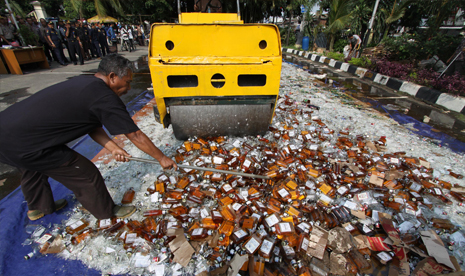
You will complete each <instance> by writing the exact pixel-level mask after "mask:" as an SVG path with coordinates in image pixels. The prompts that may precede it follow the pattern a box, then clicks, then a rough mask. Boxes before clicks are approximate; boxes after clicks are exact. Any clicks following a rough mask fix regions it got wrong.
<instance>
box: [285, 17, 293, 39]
mask: <svg viewBox="0 0 465 276" xmlns="http://www.w3.org/2000/svg"><path fill="white" fill-rule="evenodd" d="M291 23H292V10H291V16H290V17H289V24H287V35H286V46H288V45H289V36H290V35H291Z"/></svg>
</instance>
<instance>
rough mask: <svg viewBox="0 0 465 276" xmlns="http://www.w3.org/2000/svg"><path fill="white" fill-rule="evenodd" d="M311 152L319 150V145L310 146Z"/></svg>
mask: <svg viewBox="0 0 465 276" xmlns="http://www.w3.org/2000/svg"><path fill="white" fill-rule="evenodd" d="M310 150H318V145H310Z"/></svg>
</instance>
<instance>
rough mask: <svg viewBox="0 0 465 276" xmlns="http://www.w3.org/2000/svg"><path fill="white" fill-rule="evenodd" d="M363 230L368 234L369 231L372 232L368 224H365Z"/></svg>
mask: <svg viewBox="0 0 465 276" xmlns="http://www.w3.org/2000/svg"><path fill="white" fill-rule="evenodd" d="M362 230H363V232H365V233H366V234H368V233H370V232H371V229H370V228H369V227H368V226H367V225H366V224H364V225H363V227H362Z"/></svg>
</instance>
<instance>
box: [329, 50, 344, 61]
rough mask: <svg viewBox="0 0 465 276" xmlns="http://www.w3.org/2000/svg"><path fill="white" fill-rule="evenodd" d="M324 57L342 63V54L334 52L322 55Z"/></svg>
mask: <svg viewBox="0 0 465 276" xmlns="http://www.w3.org/2000/svg"><path fill="white" fill-rule="evenodd" d="M324 56H325V57H328V58H332V59H335V60H339V61H343V60H344V54H341V53H336V52H325V53H324Z"/></svg>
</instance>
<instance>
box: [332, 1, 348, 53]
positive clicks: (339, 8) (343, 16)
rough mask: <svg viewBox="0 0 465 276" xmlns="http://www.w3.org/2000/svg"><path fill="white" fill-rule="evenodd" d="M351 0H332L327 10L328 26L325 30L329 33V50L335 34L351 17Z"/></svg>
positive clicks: (346, 24) (345, 25)
mask: <svg viewBox="0 0 465 276" xmlns="http://www.w3.org/2000/svg"><path fill="white" fill-rule="evenodd" d="M351 2H352V1H351V0H332V1H331V6H330V11H329V17H328V19H329V22H328V23H329V26H328V28H327V30H326V32H328V33H329V34H330V35H331V40H330V43H329V51H333V46H334V41H335V39H336V34H337V33H338V32H340V31H341V30H343V29H344V28H346V27H347V26H348V25H349V23H350V20H351V18H352V13H351V12H350V9H349V7H350V4H351Z"/></svg>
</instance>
